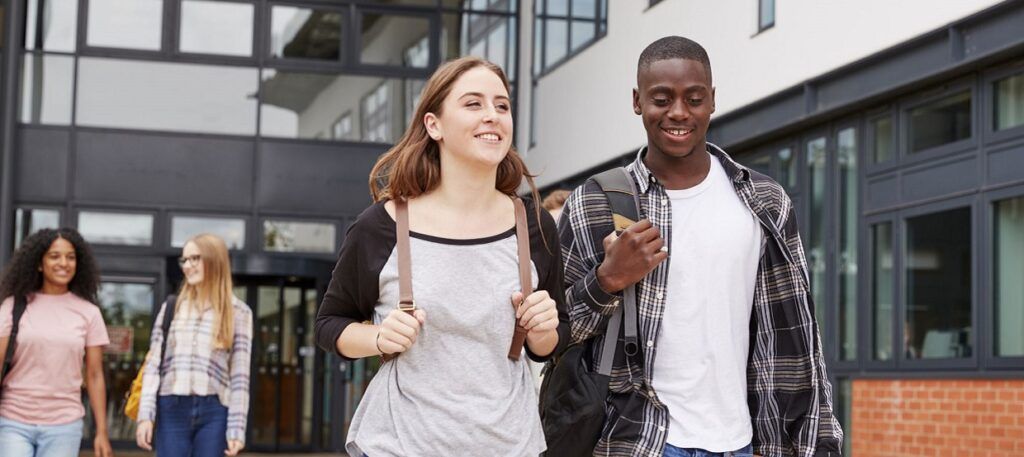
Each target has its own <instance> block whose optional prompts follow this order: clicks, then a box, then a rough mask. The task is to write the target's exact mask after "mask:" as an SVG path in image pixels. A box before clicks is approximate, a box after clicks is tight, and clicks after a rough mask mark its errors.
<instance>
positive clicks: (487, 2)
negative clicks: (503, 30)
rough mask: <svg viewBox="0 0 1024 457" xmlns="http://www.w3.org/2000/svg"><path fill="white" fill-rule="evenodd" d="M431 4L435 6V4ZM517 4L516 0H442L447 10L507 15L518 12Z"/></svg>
mask: <svg viewBox="0 0 1024 457" xmlns="http://www.w3.org/2000/svg"><path fill="white" fill-rule="evenodd" d="M421 1H429V0H421ZM430 3H431V4H433V2H430ZM516 3H517V2H516V1H515V0H441V5H442V6H444V7H446V8H461V9H464V10H473V11H489V12H507V13H514V12H515V11H516Z"/></svg>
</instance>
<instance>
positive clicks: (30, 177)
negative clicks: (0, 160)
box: [14, 128, 71, 203]
mask: <svg viewBox="0 0 1024 457" xmlns="http://www.w3.org/2000/svg"><path fill="white" fill-rule="evenodd" d="M70 144H71V133H70V132H68V131H66V130H53V129H32V128H21V129H19V130H18V146H17V150H16V152H15V156H14V161H15V173H14V194H15V199H16V200H28V201H40V202H60V203H63V202H64V201H65V200H66V199H67V193H68V185H67V181H68V156H69V154H70V152H69V151H70V147H69V146H70Z"/></svg>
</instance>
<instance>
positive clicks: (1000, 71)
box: [980, 59, 1024, 145]
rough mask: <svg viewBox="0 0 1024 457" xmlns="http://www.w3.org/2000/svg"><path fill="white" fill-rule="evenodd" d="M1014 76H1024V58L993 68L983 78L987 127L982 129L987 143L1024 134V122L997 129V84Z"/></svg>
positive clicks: (984, 110) (982, 90)
mask: <svg viewBox="0 0 1024 457" xmlns="http://www.w3.org/2000/svg"><path fill="white" fill-rule="evenodd" d="M1014 76H1021V77H1024V59H1021V60H1018V61H1015V62H1011V63H1010V64H1008V65H1006V66H1003V67H1000V68H997V69H994V70H991V71H989V72H987V73H986V74H985V75H983V77H982V80H981V92H980V94H981V103H980V105H981V117H980V120H981V123H982V124H983V125H984V126H985V128H983V129H980V133H981V135H982V137H983V142H984V144H985V145H989V144H992V143H998V142H1001V141H1005V140H1012V139H1015V138H1020V137H1021V136H1022V135H1024V123H1022V124H1021V125H1018V126H1015V127H1010V128H1007V129H1003V130H996V126H995V120H996V119H995V117H996V116H995V109H996V88H995V84H996V82H997V81H1000V80H1002V79H1005V78H1010V77H1014Z"/></svg>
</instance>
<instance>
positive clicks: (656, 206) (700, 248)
mask: <svg viewBox="0 0 1024 457" xmlns="http://www.w3.org/2000/svg"><path fill="white" fill-rule="evenodd" d="M633 110H634V112H636V114H638V115H640V117H641V119H642V120H643V124H644V128H645V129H646V130H647V140H648V144H647V146H646V147H644V148H642V149H641V150H640V151H639V153H638V154H637V159H636V160H635V161H634V162H633V163H632V164H630V165H629V166H628V167H626V169H627V170H628V171H629V173H630V174H631V176H632V177H633V179H634V181H635V182H636V187H637V190H638V192H639V194H640V195H639V197H640V205H641V211H640V213H641V215H642V217H644V218H645V219H644V220H641V221H639V222H637V223H635V224H633V225H632V226H631V227H629V228H628V229H626V230H625V231H623V232H622V234H621V236H619V237H616V236H615V235H614V234H610V235H609V233H610V232H612V224H611V216H610V209H609V207H608V204H607V200H606V198H605V196H604V195H603V193H602V192H601V190H600V188H599V187H598V186H597V184H596V183H595V182H594V181H593V180H588V181H587V182H586V183H585V184H584V185H583V186H581V187H580V188H578V189H576V190H575V191H574V192H573V194H572V195H571V196H570V197H569V200H568V201H567V202H566V205H565V208H564V210H563V211H564V212H563V214H562V220H561V222H560V223H559V227H560V237H561V244H562V254H563V256H564V258H565V284H566V296H567V301H568V303H569V307H570V311H569V313H570V317H571V321H572V333H573V339H574V340H575V341H582V340H586V339H588V338H592V337H594V338H596V339H595V343H596V344H593V345H592V346H591V347H592V348H593V352H592V353H591V357H592V359H593V365H592V366H596V365H597V364H598V363H600V360H599V359H600V349H601V347H602V343H603V340H604V338H605V335H604V332H605V325H606V322H607V319H608V317H609V316H610V315H611V314H612V313H614V312H616V311H617V310H618V309H619V307H620V305H621V302H622V298H621V297H622V290H623V289H624V288H626V287H627V286H629V285H631V284H634V283H638V286H637V287H638V289H637V313H638V318H637V325H638V327H639V336H638V338H639V345H640V351H638V353H637V354H636V355H635V356H632V357H628V358H624V363H616V364H615V365H614V368H613V370H612V379H611V383H610V387H609V394H608V399H607V405H606V408H605V409H606V411H607V420H606V422H605V426H604V430H603V433H602V436H601V439H600V441H599V442H598V445H597V448H596V449H595V450H594V455H601V456H605V455H609V456H637V457H639V456H644V457H647V456H658V455H664V456H669V457H674V456H707V455H710V456H737V457H739V456H749V455H752V454H758V455H762V456H765V457H779V456H786V457H789V456H798V457H824V456H828V457H838V456H839V455H840V454H839V453H840V449H841V447H842V446H841V444H842V439H843V432H842V429H841V428H840V426H839V423H838V422H837V421H836V419H835V417H834V416H833V410H832V387H831V385H830V384H829V380H828V375H827V374H826V373H825V365H824V359H823V357H822V352H821V339H820V336H819V334H818V326H817V324H816V323H815V321H814V312H813V304H812V303H811V296H810V290H809V284H808V280H807V267H806V262H805V259H804V251H803V247H802V245H801V241H800V235H799V234H798V233H797V225H796V216H795V215H794V210H793V205H792V202H791V201H790V199H789V198H788V197H787V196H786V192H785V191H784V190H783V188H782V187H781V186H779V184H777V183H776V182H775V181H773V180H772V179H771V178H768V177H767V176H764V175H761V174H759V173H757V172H755V171H752V170H750V169H747V168H746V167H743V166H742V165H739V164H737V163H736V162H734V161H733V160H732V159H731V158H729V156H728V155H727V154H726V153H725V152H723V151H722V150H721V149H719V148H718V147H717V146H715V145H713V144H709V143H707V142H706V139H705V137H706V134H707V130H708V124H709V122H710V118H711V113H713V112H714V110H715V89H714V86H713V85H712V83H711V64H710V61H709V59H708V56H707V53H706V52H705V50H704V48H702V47H701V46H700V45H699V44H697V43H695V42H693V41H691V40H688V39H686V38H681V37H666V38H662V39H660V40H658V41H655V42H654V43H652V44H651V45H650V46H648V47H647V49H645V50H644V51H643V53H642V54H641V55H640V61H639V64H638V67H637V89H634V90H633ZM618 351H619V352H622V346H621V345H620V346H619V349H618ZM619 357H622V356H619ZM619 357H617V359H618V358H619ZM617 362H618V361H617Z"/></svg>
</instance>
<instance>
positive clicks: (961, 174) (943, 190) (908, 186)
mask: <svg viewBox="0 0 1024 457" xmlns="http://www.w3.org/2000/svg"><path fill="white" fill-rule="evenodd" d="M980 184H981V183H980V179H978V158H977V155H972V156H970V157H966V158H960V159H957V160H954V161H951V162H944V163H942V164H940V165H936V166H933V167H928V168H923V169H917V170H913V171H907V172H904V174H903V186H902V190H903V200H904V201H915V200H922V199H926V198H932V197H940V196H943V195H949V194H952V193H956V192H959V191H964V190H969V189H973V188H976V187H979V186H980Z"/></svg>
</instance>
